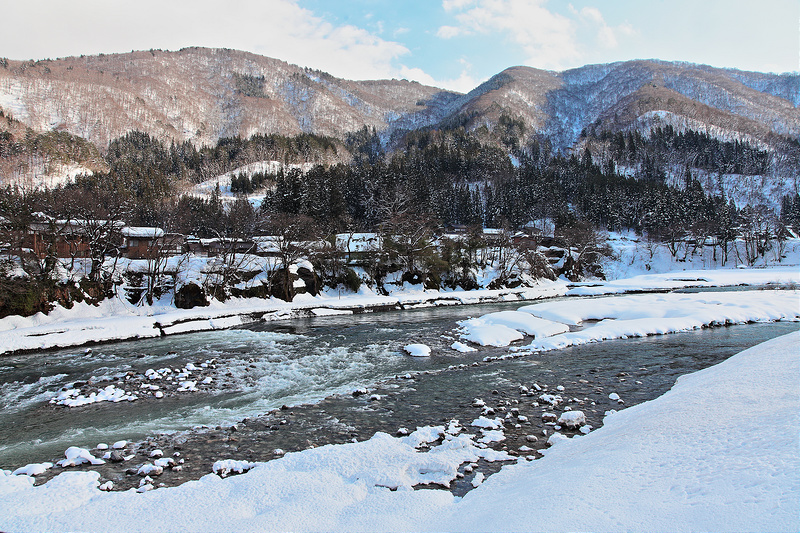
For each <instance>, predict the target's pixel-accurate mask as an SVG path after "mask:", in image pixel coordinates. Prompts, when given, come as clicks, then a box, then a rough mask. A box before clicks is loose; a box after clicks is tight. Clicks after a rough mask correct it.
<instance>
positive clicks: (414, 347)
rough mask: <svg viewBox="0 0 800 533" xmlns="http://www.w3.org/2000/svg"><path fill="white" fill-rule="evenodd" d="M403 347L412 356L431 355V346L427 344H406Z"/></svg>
mask: <svg viewBox="0 0 800 533" xmlns="http://www.w3.org/2000/svg"><path fill="white" fill-rule="evenodd" d="M403 349H404V350H405V351H406V353H407V354H408V355H410V356H412V357H429V356H430V355H431V347H430V346H428V345H427V344H407V345H405V346H404V347H403Z"/></svg>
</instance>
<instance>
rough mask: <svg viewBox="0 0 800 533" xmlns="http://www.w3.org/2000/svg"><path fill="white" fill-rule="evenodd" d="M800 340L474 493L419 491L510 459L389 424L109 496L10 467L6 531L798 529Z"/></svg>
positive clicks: (767, 348) (563, 446)
mask: <svg viewBox="0 0 800 533" xmlns="http://www.w3.org/2000/svg"><path fill="white" fill-rule="evenodd" d="M798 344H800V333H792V334H789V335H786V336H783V337H780V338H777V339H774V340H772V341H769V342H766V343H763V344H761V345H758V346H756V347H754V348H751V349H749V350H746V351H744V352H741V353H739V354H737V355H735V356H733V357H731V358H730V359H728V360H727V361H724V362H723V363H720V364H718V365H716V366H714V367H711V368H707V369H705V370H702V371H700V372H696V373H694V374H690V375H688V376H683V377H681V378H680V379H679V380H678V382H677V383H676V385H675V386H674V387H673V388H672V389H671V390H670V391H669V392H667V393H666V394H665V395H663V396H661V397H660V398H657V399H655V400H652V401H649V402H645V403H643V404H639V405H637V406H634V407H630V408H628V409H625V410H623V411H620V412H618V413H617V414H615V415H614V416H613V417H609V418H607V419H606V421H605V423H604V426H603V427H601V428H599V429H597V430H595V431H593V432H591V433H590V434H589V435H586V436H581V437H573V438H572V439H562V440H561V441H560V442H559V443H558V445H557V446H555V447H553V448H551V449H550V450H548V452H547V454H546V455H545V457H543V458H542V459H539V460H536V461H532V462H520V463H517V464H514V465H510V466H505V467H503V468H502V470H501V471H500V472H499V473H497V474H494V475H492V476H490V477H489V478H488V479H486V480H485V481H483V482H482V483H477V484H476V485H478V487H477V488H476V489H475V490H473V491H471V492H470V493H468V494H467V495H466V496H465V497H464V498H463V499H459V498H454V497H453V496H452V495H451V494H450V493H449V492H445V491H440V490H423V491H413V490H410V489H411V487H412V486H413V485H414V484H417V483H425V482H440V483H441V482H443V483H445V484H447V483H449V482H450V480H452V479H454V477H455V474H456V467H457V466H458V465H459V464H463V463H467V462H474V461H476V460H477V459H478V458H479V457H481V455H482V454H484V456H485V457H486V458H488V459H493V460H496V459H499V458H502V457H501V455H502V454H499V453H498V452H492V451H491V450H482V449H480V448H479V447H477V446H476V444H475V442H474V440H473V439H472V438H471V437H468V436H466V435H463V434H462V435H459V436H457V437H456V436H452V435H446V437H445V441H444V443H443V444H441V445H439V446H434V447H433V448H432V449H431V450H430V451H428V452H422V451H420V450H417V449H416V446H417V445H419V443H420V442H421V441H427V442H431V440H429V439H433V438H436V437H438V436H440V435H442V434H445V433H444V428H443V427H439V428H426V429H421V430H418V431H417V432H415V433H414V434H412V435H410V436H408V437H404V438H394V437H391V436H389V435H386V434H383V433H377V434H376V435H375V436H374V437H373V438H372V439H370V440H368V441H365V442H360V443H352V444H346V445H329V446H323V447H320V448H315V449H310V450H305V451H302V452H297V453H289V454H286V455H285V456H284V457H282V458H280V459H277V460H274V461H270V462H268V463H261V464H258V465H256V466H255V467H254V468H252V469H251V470H250V471H249V472H248V473H246V474H242V475H239V476H233V477H231V478H228V479H221V478H220V477H219V476H217V475H214V474H209V475H206V476H204V477H203V478H201V479H200V480H198V481H192V482H189V483H185V484H183V485H181V486H179V487H175V488H166V489H157V490H150V491H147V492H146V493H143V494H138V493H136V492H135V491H128V492H120V493H108V492H102V491H100V490H98V485H99V481H98V475H97V474H96V473H85V472H67V473H65V474H61V475H59V476H57V477H56V478H54V479H53V480H51V481H49V482H48V483H46V484H45V485H43V486H41V487H33V480H32V479H31V478H30V477H28V476H14V475H11V473H10V472H7V471H2V472H0V508H1V509H3V510H4V512H3V513H2V514H0V529H2V530H4V531H11V532H15V531H65V530H80V531H131V532H135V531H177V530H180V531H288V530H292V531H409V530H414V531H445V530H446V531H573V530H575V529H586V530H592V531H797V530H798V529H800V455H799V454H798V436H799V435H800V383H798V380H797V376H798V374H800V352H798V350H797V346H798ZM773 420H780V421H781V423H780V424H775V423H771V421H773ZM492 455H494V456H492ZM506 458H507V457H506ZM553 479H560V480H563V481H564V482H563V483H553V482H552V481H553ZM543 487H546V490H543ZM392 489H395V490H392ZM504 509H513V512H503V510H504ZM576 520H577V522H576Z"/></svg>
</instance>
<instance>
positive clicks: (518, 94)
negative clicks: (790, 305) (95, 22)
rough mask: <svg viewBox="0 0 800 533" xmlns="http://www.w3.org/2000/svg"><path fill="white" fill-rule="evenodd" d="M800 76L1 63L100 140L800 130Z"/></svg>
mask: <svg viewBox="0 0 800 533" xmlns="http://www.w3.org/2000/svg"><path fill="white" fill-rule="evenodd" d="M798 104H800V75H797V74H784V75H774V74H760V73H752V72H742V71H736V70H728V69H717V68H712V67H708V66H702V65H693V64H686V63H668V62H661V61H628V62H621V63H613V64H606V65H590V66H585V67H581V68H578V69H574V70H569V71H565V72H560V73H559V72H551V71H543V70H537V69H533V68H528V67H513V68H509V69H507V70H505V71H503V72H501V73H499V74H497V75H496V76H494V77H492V78H491V79H490V80H488V81H487V82H485V83H483V84H482V85H480V86H479V87H477V88H475V89H474V90H473V91H471V92H469V93H468V94H466V95H462V94H458V93H454V92H450V91H445V90H442V89H437V88H435V87H427V86H424V85H421V84H419V83H416V82H409V81H404V80H403V81H401V80H377V81H349V80H344V79H340V78H335V77H333V76H331V75H329V74H326V73H324V72H320V71H314V70H310V69H304V68H302V67H298V66H295V65H290V64H288V63H285V62H283V61H280V60H277V59H271V58H267V57H263V56H258V55H255V54H251V53H247V52H240V51H235V50H226V49H205V48H187V49H183V50H180V51H177V52H165V51H160V50H151V51H141V52H131V53H126V54H113V55H99V56H85V57H71V58H64V59H57V60H44V61H36V62H34V61H28V62H19V61H10V60H3V61H0V108H2V110H3V111H4V112H5V113H6V114H12V115H13V116H14V118H16V119H18V120H19V121H21V122H22V123H24V124H25V125H27V126H29V127H31V128H32V129H33V130H35V131H39V132H41V131H48V130H63V131H67V132H70V133H72V134H74V135H77V136H80V137H83V138H86V139H88V140H90V141H92V142H93V143H95V144H96V145H97V146H98V147H100V148H101V149H104V148H105V146H107V145H108V142H109V141H110V140H111V139H114V138H116V137H119V136H121V135H124V134H125V133H127V132H128V131H131V130H139V131H144V132H147V133H149V134H151V135H153V136H155V137H158V138H160V139H162V140H176V141H184V140H189V141H192V142H193V143H195V144H197V145H204V144H205V145H207V144H214V143H216V141H217V140H218V139H219V138H221V137H227V136H241V137H248V136H250V135H252V134H254V133H280V134H284V135H295V134H298V133H301V132H307V133H315V134H322V135H331V136H337V137H343V136H344V135H346V134H347V133H348V132H352V131H356V130H359V129H361V128H363V127H364V126H367V127H369V128H372V127H374V128H375V129H376V130H378V131H379V132H382V133H383V135H384V138H387V137H388V136H389V135H390V134H391V133H392V132H394V131H396V130H406V129H416V128H421V127H426V126H431V125H436V124H440V123H444V124H460V125H465V126H466V127H467V128H477V127H480V126H482V125H487V126H490V127H492V126H493V125H494V124H496V122H497V120H498V118H499V117H500V116H501V115H503V114H507V115H510V116H512V117H515V118H521V119H522V120H523V121H524V123H525V125H526V134H527V135H541V136H543V137H546V138H548V139H550V141H551V142H552V144H553V145H554V146H556V147H559V148H565V147H569V146H571V145H572V144H573V143H574V142H575V141H576V140H577V139H578V138H579V135H580V133H581V131H583V130H584V129H586V128H587V127H589V128H590V127H592V125H595V127H597V126H602V127H605V128H611V129H628V128H636V127H640V128H647V129H649V127H650V126H652V125H654V124H671V125H673V126H675V127H677V128H685V127H691V128H693V129H698V130H701V131H706V132H709V133H711V134H712V135H714V136H715V137H719V138H724V139H740V140H749V141H751V142H754V143H756V144H768V143H769V142H770V138H771V136H773V135H774V134H779V135H783V136H789V137H791V138H794V139H797V138H798V137H800V109H798Z"/></svg>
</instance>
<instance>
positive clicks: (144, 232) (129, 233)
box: [119, 226, 164, 239]
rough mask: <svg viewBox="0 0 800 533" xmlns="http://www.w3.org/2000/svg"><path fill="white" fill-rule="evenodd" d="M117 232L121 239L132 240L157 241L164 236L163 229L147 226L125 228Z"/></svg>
mask: <svg viewBox="0 0 800 533" xmlns="http://www.w3.org/2000/svg"><path fill="white" fill-rule="evenodd" d="M119 231H120V233H121V234H122V236H123V237H128V238H132V239H158V238H160V237H163V236H164V230H163V229H161V228H150V227H147V226H125V227H124V228H122V229H121V230H119Z"/></svg>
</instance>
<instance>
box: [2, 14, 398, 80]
mask: <svg viewBox="0 0 800 533" xmlns="http://www.w3.org/2000/svg"><path fill="white" fill-rule="evenodd" d="M8 4H9V5H7V6H4V8H3V19H4V28H3V31H2V32H0V51H2V52H0V53H2V55H5V56H8V57H11V58H13V59H31V58H33V59H41V58H46V57H51V58H52V57H64V56H69V55H80V54H97V53H101V52H104V53H112V52H127V51H130V50H134V49H136V50H142V49H144V50H147V49H150V48H161V49H167V50H175V49H179V48H182V47H186V46H206V47H223V48H235V49H240V50H247V51H251V52H255V53H259V54H263V55H267V56H271V57H276V58H279V59H283V60H285V61H289V62H292V63H297V64H300V65H303V66H310V67H313V68H318V69H321V70H325V71H327V72H330V73H331V74H334V75H336V76H341V77H345V78H351V79H367V78H385V77H392V76H396V75H399V67H398V66H396V62H397V61H398V59H399V58H400V57H403V56H405V55H406V54H408V53H409V50H408V49H407V48H406V47H405V46H403V45H402V44H400V43H398V42H393V41H387V40H384V39H381V38H380V37H378V36H376V35H375V34H373V33H370V32H369V31H367V30H365V29H362V28H358V27H356V26H352V25H344V26H334V25H332V24H330V23H328V22H326V21H325V20H323V19H322V18H320V17H317V16H316V15H314V13H312V12H311V11H309V10H306V9H303V8H301V7H300V6H298V5H297V1H296V0H229V1H228V2H227V3H224V4H220V3H219V1H218V0H194V1H188V0H170V1H163V0H138V1H137V2H135V3H133V2H129V1H123V0H73V1H70V2H62V1H53V0H26V1H25V2H9V3H8Z"/></svg>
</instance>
